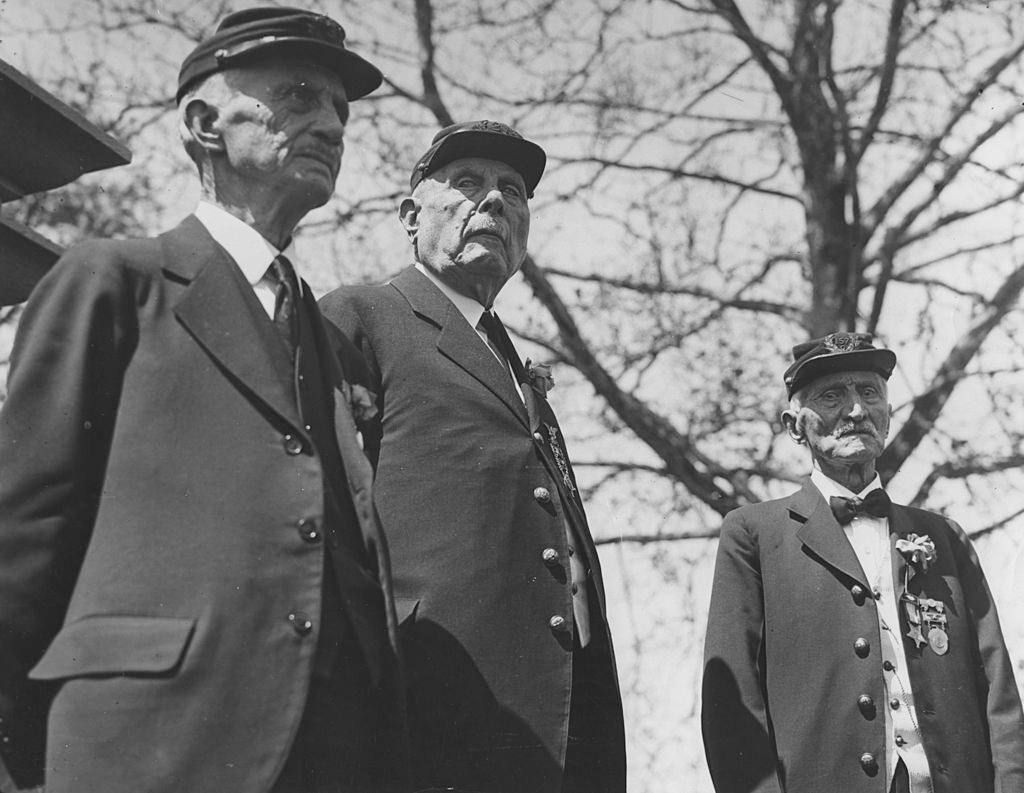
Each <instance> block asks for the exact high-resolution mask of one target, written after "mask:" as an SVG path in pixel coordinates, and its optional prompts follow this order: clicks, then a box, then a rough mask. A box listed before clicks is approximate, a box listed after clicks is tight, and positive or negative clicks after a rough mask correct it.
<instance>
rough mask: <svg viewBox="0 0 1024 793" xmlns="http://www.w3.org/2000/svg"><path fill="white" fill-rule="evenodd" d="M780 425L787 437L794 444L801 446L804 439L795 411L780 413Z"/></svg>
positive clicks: (788, 410)
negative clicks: (784, 429)
mask: <svg viewBox="0 0 1024 793" xmlns="http://www.w3.org/2000/svg"><path fill="white" fill-rule="evenodd" d="M782 425H783V426H784V427H785V428H786V432H787V433H788V434H789V437H790V438H792V439H793V441H794V442H795V443H798V444H800V445H801V446H803V444H804V441H805V440H806V438H805V437H804V433H803V430H802V429H801V428H800V416H799V414H798V413H797V412H796V411H795V410H791V409H787V410H783V411H782Z"/></svg>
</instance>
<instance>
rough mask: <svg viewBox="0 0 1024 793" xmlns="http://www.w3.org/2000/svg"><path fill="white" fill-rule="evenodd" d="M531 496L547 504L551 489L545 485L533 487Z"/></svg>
mask: <svg viewBox="0 0 1024 793" xmlns="http://www.w3.org/2000/svg"><path fill="white" fill-rule="evenodd" d="M533 497H534V498H535V499H537V501H538V502H539V503H541V504H547V503H548V502H549V501H550V500H551V491H549V490H548V489H547V488H546V487H535V488H534V489H533Z"/></svg>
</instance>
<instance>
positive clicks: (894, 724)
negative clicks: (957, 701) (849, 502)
mask: <svg viewBox="0 0 1024 793" xmlns="http://www.w3.org/2000/svg"><path fill="white" fill-rule="evenodd" d="M811 482H813V483H814V485H815V487H817V488H818V490H819V491H820V492H821V494H822V495H823V496H824V497H825V500H826V501H828V500H829V498H830V497H831V496H843V497H845V498H851V497H853V496H856V497H858V498H864V496H866V495H867V494H868V493H870V492H871V491H872V490H875V489H881V488H882V482H881V480H880V479H879V478H878V475H877V474H876V475H875V478H874V480H872V482H871V484H869V485H868V486H867V487H865V488H864V489H863V490H861V491H860V493H851V492H850V491H849V490H847V489H846V488H845V487H843V486H842V485H841V484H839V483H838V482H835V481H833V480H832V479H829V478H828V477H827V476H825V474H823V473H822V472H821V471H819V470H818V469H817V468H815V469H814V470H813V471H812V472H811ZM843 531H844V532H845V533H846V538H847V539H848V540H849V541H850V545H851V546H853V550H854V553H856V554H857V560H858V561H859V562H860V566H861V568H862V569H863V571H864V580H865V581H867V583H868V584H869V585H870V587H871V590H872V593H873V594H874V596H875V597H874V599H873V602H874V603H875V606H876V608H877V609H878V623H879V628H880V633H881V636H880V637H879V639H880V642H879V645H880V647H881V663H882V677H883V680H884V682H885V702H884V703H883V704H882V710H883V711H884V712H885V762H886V773H887V775H888V776H887V778H888V780H889V784H892V777H893V774H894V773H895V771H896V762H897V760H898V759H900V758H902V760H903V763H904V764H905V765H906V767H907V771H908V772H909V775H910V790H911V793H932V784H931V775H930V773H929V770H928V758H927V757H926V756H925V753H924V744H923V743H922V742H921V732H920V730H919V729H918V721H917V711H916V709H915V707H914V695H913V692H912V691H911V689H910V676H909V674H908V673H907V658H906V653H905V652H904V651H903V637H902V635H901V631H900V620H899V595H898V594H897V592H896V587H895V585H894V583H893V576H892V569H893V568H892V554H893V550H892V547H893V546H892V541H891V539H890V536H889V519H888V518H878V517H875V516H874V515H855V516H854V518H853V519H852V520H851V521H850V522H849V523H847V524H846V525H845V526H843ZM887 667H891V669H890V668H887ZM887 787H888V786H887Z"/></svg>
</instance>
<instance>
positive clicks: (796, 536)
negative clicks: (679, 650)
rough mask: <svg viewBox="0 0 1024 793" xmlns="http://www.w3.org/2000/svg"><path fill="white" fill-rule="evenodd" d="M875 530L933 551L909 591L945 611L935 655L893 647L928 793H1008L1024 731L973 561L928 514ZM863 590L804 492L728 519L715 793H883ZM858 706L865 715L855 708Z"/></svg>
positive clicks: (946, 526) (713, 737) (896, 516)
mask: <svg viewBox="0 0 1024 793" xmlns="http://www.w3.org/2000/svg"><path fill="white" fill-rule="evenodd" d="M889 526H890V530H891V539H892V541H893V543H895V540H896V538H897V537H899V536H905V535H907V534H910V533H916V534H918V535H922V534H927V535H928V536H930V537H931V538H932V540H933V541H934V542H935V547H936V550H937V559H936V561H935V562H933V563H932V564H931V565H930V566H929V568H928V570H927V571H926V572H924V573H918V574H917V575H915V577H914V578H913V579H911V584H910V589H911V591H912V592H913V593H915V594H918V595H922V594H923V595H924V596H927V597H931V598H934V599H937V600H941V601H942V602H943V603H945V604H946V614H947V616H948V620H949V624H948V628H947V633H948V634H949V651H948V653H947V654H946V655H943V656H939V655H936V654H935V653H934V652H933V651H932V650H931V648H930V647H929V646H927V645H925V646H924V647H922V648H920V649H918V648H917V647H916V645H915V644H914V642H913V641H911V640H910V639H908V638H906V637H905V638H904V640H903V643H904V649H905V652H906V656H907V666H908V671H909V676H910V682H911V688H912V689H913V693H914V699H915V704H916V710H917V716H918V721H919V726H920V730H921V734H922V739H923V742H924V747H925V753H926V755H927V757H928V763H929V766H930V769H931V776H932V784H933V787H934V790H935V793H993V791H998V793H1021V792H1022V791H1024V718H1022V715H1021V704H1020V698H1019V696H1018V692H1017V687H1016V685H1015V682H1014V676H1013V668H1012V665H1011V662H1010V659H1009V657H1008V655H1007V652H1006V647H1005V645H1004V643H1003V638H1002V634H1001V632H1000V628H999V621H998V619H997V617H996V612H995V608H994V605H993V602H992V597H991V595H990V594H989V590H988V587H987V585H986V583H985V577H984V575H983V574H982V571H981V568H980V566H979V565H978V559H977V557H976V556H975V553H974V550H973V549H972V547H971V544H970V542H969V540H968V539H967V537H966V535H965V534H964V532H963V530H962V529H960V527H959V526H957V525H956V524H955V523H953V522H952V521H950V520H947V519H946V518H944V517H942V516H940V515H936V514H934V513H931V512H925V511H923V510H919V509H912V508H909V507H903V506H899V505H893V508H892V512H891V514H890V518H889ZM892 556H893V575H894V582H896V583H897V584H898V586H897V589H896V592H897V593H899V592H900V591H902V582H903V580H904V568H905V562H904V560H903V557H902V555H901V554H900V553H898V552H896V551H895V550H893V551H892ZM870 591H871V589H870V587H869V586H868V582H867V581H866V578H865V575H864V573H863V571H862V570H861V567H860V564H859V562H858V560H857V556H856V554H855V552H854V550H853V547H852V546H851V545H850V543H849V541H848V540H847V538H846V535H845V533H844V532H843V530H842V528H841V527H840V525H839V523H838V522H837V521H836V520H835V518H834V517H833V515H832V512H831V510H830V509H829V506H828V503H827V502H826V501H825V499H824V498H823V497H822V496H821V494H820V493H819V491H818V490H817V488H816V487H814V485H813V484H811V483H810V481H808V482H806V483H805V485H804V487H803V489H801V490H800V491H799V492H797V493H795V494H793V495H791V496H789V497H787V498H783V499H779V500H777V501H770V502H767V503H764V504H757V505H753V506H747V507H742V508H740V509H738V510H734V511H733V512H731V513H729V515H727V516H726V518H725V522H724V523H723V526H722V536H721V541H720V544H719V550H718V560H717V564H716V567H715V578H714V585H713V589H712V595H711V611H710V614H709V617H708V631H707V639H706V643H705V651H704V656H705V667H704V690H703V710H702V722H703V731H704V745H705V750H706V753H707V759H708V764H709V766H710V769H711V775H712V778H713V780H714V782H715V789H716V790H717V791H718V792H719V793H740V791H744V792H745V791H764V792H767V791H773V792H776V791H785V792H786V793H819V791H822V790H835V791H842V792H843V793H857V791H864V792H865V793H867V792H868V791H871V793H887V791H888V789H889V787H888V785H889V781H888V780H887V779H886V778H885V777H886V774H885V769H886V762H885V754H884V752H885V745H886V744H885V714H884V712H883V711H882V708H884V707H885V699H884V696H885V694H884V684H883V677H882V674H883V673H882V667H881V663H882V659H881V653H880V651H879V647H878V644H879V641H880V632H879V622H878V612H877V609H876V608H875V607H874V600H873V599H872V598H871V597H870V596H867V597H865V593H868V592H870ZM901 612H902V609H901ZM900 616H901V620H902V621H903V625H902V626H901V634H905V633H906V631H907V629H908V626H907V624H906V616H905V614H902V613H901V615H900ZM861 638H863V639H866V640H867V643H868V644H867V647H868V649H867V652H866V653H865V652H864V643H863V642H861V643H860V644H859V645H858V646H859V648H860V652H856V651H855V642H857V640H858V639H861ZM864 694H866V695H868V696H869V697H871V701H872V702H873V703H878V707H877V708H876V707H865V706H864V703H861V702H859V701H858V700H859V698H860V697H861V696H862V695H864ZM864 755H870V756H871V758H872V760H870V761H869V760H868V758H867V757H863V756H864ZM862 760H863V762H862Z"/></svg>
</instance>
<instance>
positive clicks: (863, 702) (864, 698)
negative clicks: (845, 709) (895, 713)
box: [857, 694, 875, 710]
mask: <svg viewBox="0 0 1024 793" xmlns="http://www.w3.org/2000/svg"><path fill="white" fill-rule="evenodd" d="M857 704H858V705H859V706H860V707H861V708H862V709H864V710H867V709H868V708H873V707H874V706H875V701H874V700H873V699H872V698H871V697H870V696H868V695H867V694H861V695H860V696H859V697H857Z"/></svg>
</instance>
